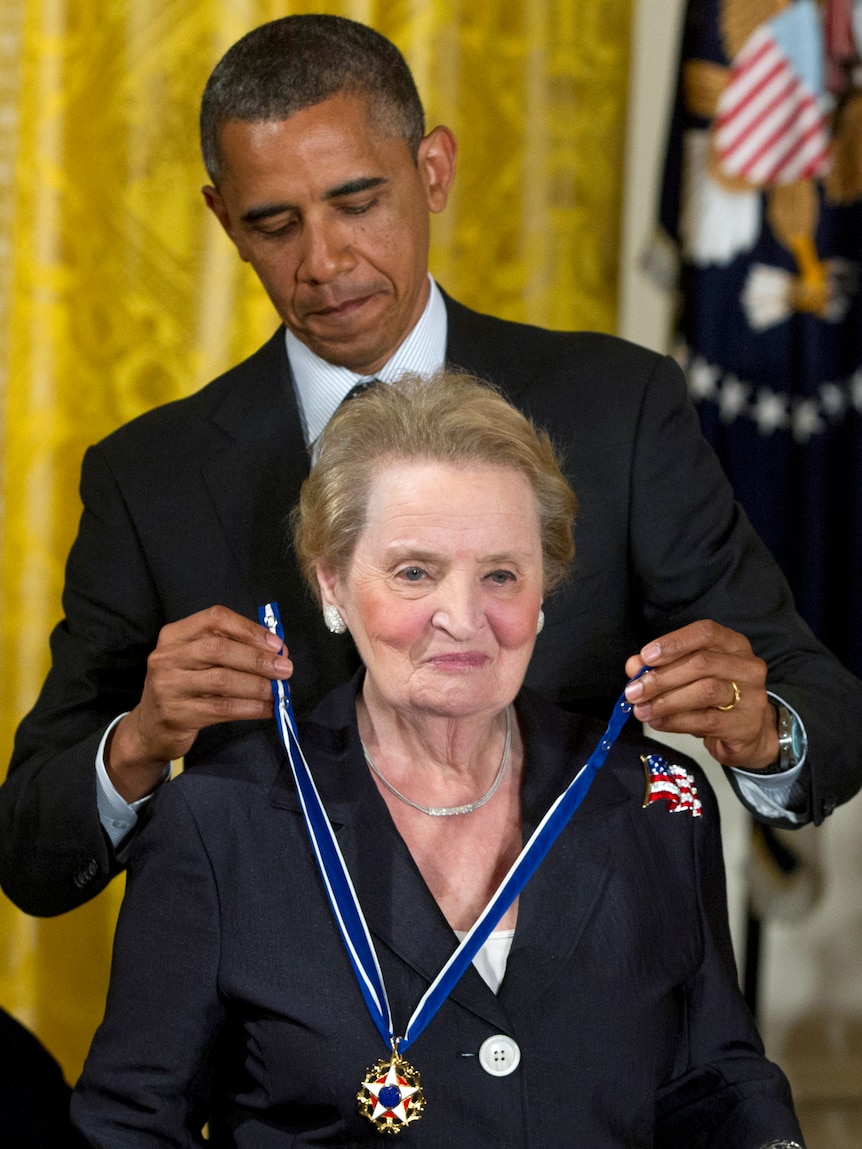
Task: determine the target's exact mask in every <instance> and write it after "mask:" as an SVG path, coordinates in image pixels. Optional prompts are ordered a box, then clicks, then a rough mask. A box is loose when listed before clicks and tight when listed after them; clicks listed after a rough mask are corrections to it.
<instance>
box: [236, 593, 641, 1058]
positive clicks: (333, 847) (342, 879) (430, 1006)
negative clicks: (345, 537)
mask: <svg viewBox="0 0 862 1149" xmlns="http://www.w3.org/2000/svg"><path fill="white" fill-rule="evenodd" d="M258 613H259V616H260V621H261V623H262V624H263V625H264V626H265V627H267V628H268V629H269V630H270V631H272V633H273V634H277V635H278V637H279V638H281V639H282V640H283V639H284V631H283V629H282V625H281V619H280V617H279V613H278V606H277V604H276V603H267V605H266V606H263V607H260V609H259V612H258ZM647 669H648V668H647V667H644V668H643V670H641V671H640V673H641V674H643V673H644V671H645V670H647ZM272 691H273V697H274V699H275V714H276V721H277V723H278V728H279V732H280V734H281V738H282V741H283V742H284V747H285V750H286V751H287V757H288V760H289V762H290V768H291V771H292V773H293V777H294V779H295V782H296V789H297V792H298V793H299V799H300V802H301V804H302V810H303V814H304V815H305V824H306V826H307V828H308V835H309V838H310V839H311V845H312V848H313V850H314V856H315V858H316V859H317V864H318V867H319V869H320V873H321V875H322V877H323V882H324V886H325V887H326V893H327V896H328V898H329V901H330V904H331V906H332V909H333V912H334V913H335V918H336V922H337V924H338V929H339V931H340V933H341V937H342V939H343V941H344V945H345V947H346V948H347V953H348V955H349V957H350V961H351V964H352V965H353V970H354V972H355V974H356V979H357V981H358V982H359V988H360V989H361V991H362V996H363V997H364V998H365V1004H366V1005H367V1006H368V1011H369V1013H370V1014H371V1017H372V1020H373V1021H374V1024H375V1025H376V1027H377V1029H378V1032H379V1033H380V1036H381V1037H382V1038H383V1041H384V1042H385V1043H386V1047H387V1049H393V1048H397V1049H398V1050H399V1052H401V1053H403V1052H404V1051H405V1050H406V1049H407V1047H408V1046H409V1045H410V1044H411V1043H412V1042H414V1041H415V1040H416V1038H417V1037H418V1036H419V1034H420V1033H422V1031H423V1030H424V1029H425V1026H426V1025H428V1023H429V1022H430V1021H431V1019H432V1018H433V1017H434V1015H435V1014H436V1013H437V1011H438V1010H439V1009H440V1007H441V1005H442V1004H443V1002H444V1001H445V1000H446V998H447V997H448V996H449V994H450V993H451V991H452V988H453V986H454V985H455V984H456V983H457V981H458V980H459V979H460V977H461V975H462V974H463V973H464V971H465V970H466V969H467V967H468V966H469V965H470V963H471V962H472V960H473V958H474V957H475V956H476V954H477V953H478V952H479V950H480V949H481V948H482V946H483V945H484V944H485V942H486V941H487V940H488V937H489V936H490V934H491V933H492V931H493V929H494V927H495V926H496V924H497V923H498V922H499V920H500V918H501V917H502V916H503V914H504V913H505V912H506V910H507V909H508V908H509V906H510V905H511V904H512V902H513V901H514V900H515V898H517V896H518V894H520V892H521V890H523V888H524V886H526V884H527V882H528V881H529V880H530V878H531V877H532V876H533V874H534V873H535V872H536V870H537V868H538V867H539V865H540V864H541V862H542V860H543V859H544V857H545V855H546V854H547V853H548V851H549V850H550V848H551V846H552V845H553V844H554V842H555V841H556V840H557V838H558V836H559V835H560V833H561V832H562V830H563V829H564V827H565V826H566V823H567V822H568V821H569V819H570V818H571V816H572V814H574V812H575V810H577V808H578V806H580V804H581V802H582V801H583V800H584V798H585V797H586V794H587V791H588V790H589V788H590V785H591V783H592V781H593V778H594V777H595V775H596V773H597V772H598V770H599V768H600V767H601V766H602V764H603V763H604V761H605V759H606V758H607V756H608V752H609V751H610V749H611V747H612V746H613V744H614V742H615V741H616V739H617V736H618V735H619V733H620V731H621V730H622V728H623V726H624V725H625V723H626V719H627V718H628V716H629V714H630V713H631V709H632V708H631V705H630V704H629V703H628V702H626V699H625V695H621V696H620V698H619V699H618V701H617V703H616V705H615V707H614V711H613V714H612V715H611V719H610V722H609V723H608V727H607V729H606V730H605V733H604V735H603V736H602V738H601V740H600V742H599V744H598V746H597V747H596V748H595V750H594V751H593V753H592V754H591V755H590V757H589V758H588V760H587V762H586V764H585V765H584V766H583V767H582V768H581V769H580V770H579V771H578V773H577V774H576V775H575V777H574V779H573V780H572V782H571V784H570V785H569V786H568V787H567V789H566V790H564V791H563V793H562V794H560V796H559V797H558V798H557V799H556V801H555V802H554V803H553V805H552V806H551V808H550V809H549V810H548V812H547V813H546V814H545V816H544V818H543V819H542V821H541V822H540V823H539V825H538V827H537V828H536V830H535V831H534V832H533V834H532V836H531V837H530V840H529V841H528V842H527V844H526V845H525V846H524V848H523V850H522V851H521V853H520V854H519V855H518V857H517V859H516V860H515V862H514V863H513V864H512V868H511V869H510V870H509V872H508V874H507V875H506V877H505V878H504V879H503V881H502V882H501V883H500V885H499V887H498V888H497V892H496V893H495V894H494V896H493V897H492V898H491V900H490V902H489V903H488V905H487V906H486V907H485V909H484V910H483V911H482V913H481V914H480V916H479V917H478V919H477V920H476V922H475V923H474V925H473V928H472V929H471V930H469V932H468V933H467V934H466V936H465V937H464V938H463V940H462V941H461V943H460V945H459V946H458V947H457V949H456V950H455V951H454V953H453V954H452V956H451V957H450V958H449V960H448V961H447V962H446V964H445V965H444V966H443V968H442V969H441V970H440V972H439V973H438V974H437V976H436V977H435V979H434V981H433V982H432V983H431V985H429V987H428V989H427V990H426V992H425V994H424V996H423V997H422V1000H421V1001H420V1002H419V1004H418V1005H417V1006H416V1009H415V1010H414V1011H413V1015H412V1017H411V1018H410V1020H409V1022H408V1023H407V1027H406V1029H405V1030H404V1035H403V1036H402V1037H400V1038H398V1039H397V1041H396V1035H395V1031H394V1029H393V1028H392V1014H391V1011H390V1008H389V999H388V998H387V995H386V987H385V985H384V984H383V975H382V973H381V971H380V963H379V962H378V960H377V953H376V951H375V949H374V943H373V942H372V940H371V934H370V932H369V930H368V924H367V922H366V921H365V915H364V914H363V912H362V907H361V906H360V904H359V898H358V897H357V895H356V890H355V889H354V886H353V882H352V880H351V877H350V874H349V872H348V870H347V864H346V863H345V861H344V856H343V855H342V853H341V849H340V848H339V845H338V841H337V840H336V837H335V832H334V831H333V829H332V823H331V822H330V821H329V816H328V815H327V813H326V810H325V809H324V807H323V802H322V801H321V799H320V794H319V793H318V790H317V786H316V785H315V783H314V779H313V777H312V775H311V771H310V769H309V767H308V763H307V762H306V760H305V756H304V755H303V753H302V749H301V747H300V745H299V737H298V735H297V729H296V719H295V717H294V713H293V707H292V705H291V701H290V688H289V686H288V684H287V683H286V682H281V681H274V682H273V684H272Z"/></svg>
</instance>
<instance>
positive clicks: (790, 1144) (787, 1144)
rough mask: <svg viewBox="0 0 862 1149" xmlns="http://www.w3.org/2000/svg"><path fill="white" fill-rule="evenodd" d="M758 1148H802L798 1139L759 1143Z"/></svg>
mask: <svg viewBox="0 0 862 1149" xmlns="http://www.w3.org/2000/svg"><path fill="white" fill-rule="evenodd" d="M760 1149H804V1146H803V1145H800V1144H799V1142H798V1141H769V1142H768V1143H767V1144H766V1145H761V1147H760Z"/></svg>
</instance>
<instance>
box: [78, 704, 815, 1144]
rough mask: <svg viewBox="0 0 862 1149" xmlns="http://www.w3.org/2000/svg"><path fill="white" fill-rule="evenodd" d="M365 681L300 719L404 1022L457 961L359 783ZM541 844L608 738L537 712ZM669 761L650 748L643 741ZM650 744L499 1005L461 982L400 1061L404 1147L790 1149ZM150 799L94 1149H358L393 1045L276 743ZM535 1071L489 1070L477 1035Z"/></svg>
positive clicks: (92, 1087)
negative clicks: (418, 1101) (374, 1011)
mask: <svg viewBox="0 0 862 1149" xmlns="http://www.w3.org/2000/svg"><path fill="white" fill-rule="evenodd" d="M355 690H356V683H355V682H354V683H351V684H348V685H347V686H346V687H342V688H340V689H339V690H337V691H336V692H334V693H333V694H332V695H330V696H329V697H328V698H327V699H326V700H325V701H324V702H323V703H322V704H321V705H320V706H319V707H318V709H317V710H316V712H315V714H314V716H313V717H312V720H310V721H309V722H307V723H304V724H303V725H302V730H301V737H302V741H303V744H304V747H305V752H306V756H307V757H308V760H309V762H310V765H311V767H312V771H313V773H314V777H315V779H316V781H317V784H318V787H319V789H320V791H321V795H322V797H323V800H324V803H325V805H326V807H327V809H328V811H329V814H330V816H331V819H332V821H333V823H334V826H335V828H336V832H337V834H338V840H339V843H340V845H341V849H342V851H343V853H344V856H345V859H346V861H347V865H348V867H349V869H350V872H351V874H352V876H353V879H354V882H355V885H356V889H357V892H358V895H359V898H360V900H361V902H362V905H363V907H364V910H365V913H366V916H367V920H368V924H369V927H370V930H371V933H372V936H373V939H374V943H375V946H376V948H377V952H378V955H379V958H380V964H381V967H382V970H383V975H384V978H385V981H386V984H387V987H388V991H389V996H390V1002H391V1007H392V1013H393V1018H394V1021H395V1025H396V1027H403V1026H404V1024H405V1022H406V1020H407V1018H408V1016H409V1014H410V1012H411V1011H412V1009H413V1008H414V1007H415V1005H416V1003H417V1002H418V1000H419V998H420V997H421V995H422V993H423V992H424V990H425V989H426V988H427V985H428V982H429V981H430V979H432V978H433V976H434V975H435V974H436V973H437V971H438V969H439V968H440V966H441V965H442V964H443V963H444V962H445V960H446V958H447V957H448V955H449V954H450V952H451V951H452V949H453V948H454V945H455V939H454V936H453V933H452V931H451V929H449V927H448V925H447V923H446V921H445V920H444V918H443V916H442V914H441V913H440V911H439V909H438V907H437V905H436V903H435V902H434V900H433V898H432V897H431V894H430V892H429V891H428V889H427V887H426V886H425V884H424V882H423V880H422V878H421V877H420V875H419V873H418V871H417V869H416V867H415V865H414V864H413V861H412V859H411V856H410V854H409V853H408V851H407V849H406V847H405V845H404V843H403V841H402V840H401V838H400V836H399V835H398V833H397V831H396V829H395V827H394V824H393V823H392V820H391V818H390V816H389V814H388V811H387V809H386V806H385V804H384V803H383V801H382V800H381V798H380V796H379V794H378V792H377V789H376V786H375V784H374V782H373V780H372V778H371V776H370V774H369V773H368V770H367V768H366V767H365V765H364V762H363V757H362V750H361V746H360V744H359V739H358V732H357V728H356V721H355V703H354V698H355ZM517 709H518V718H519V722H520V724H521V728H522V731H523V734H524V739H525V746H526V764H525V770H524V784H523V811H524V833H525V835H527V834H528V833H529V832H530V831H531V830H532V829H533V828H534V827H535V825H536V823H537V821H538V820H539V819H540V818H541V816H542V815H543V814H544V812H545V810H546V809H547V807H548V806H549V805H550V803H551V802H552V800H553V799H554V798H555V797H556V796H557V794H558V793H559V792H560V791H561V790H562V789H563V788H564V786H565V785H566V784H567V783H568V781H569V780H570V778H571V776H572V775H573V774H574V773H575V772H576V771H577V769H578V768H579V767H580V766H581V765H582V764H583V763H584V761H585V760H586V758H587V756H588V755H589V753H590V751H591V750H592V749H593V747H594V745H595V743H596V741H597V739H598V737H599V736H600V734H601V730H602V727H601V725H598V724H594V723H593V722H592V721H588V720H584V719H581V718H578V717H575V716H572V715H570V714H567V713H564V712H562V711H559V710H557V709H556V708H555V707H553V706H551V705H550V704H548V703H547V702H545V701H544V700H543V699H540V698H539V697H538V696H536V695H533V694H532V693H531V692H529V691H526V690H525V691H524V692H522V695H521V696H520V697H519V699H518V702H517ZM652 747H653V748H655V744H652ZM645 749H646V744H645V742H644V740H642V739H640V738H632V739H631V740H629V741H621V742H619V743H618V744H617V746H616V747H615V748H614V750H613V751H612V752H611V754H610V756H609V758H608V760H607V762H606V764H605V765H604V766H603V767H602V769H601V770H600V772H599V774H598V776H597V778H596V780H595V781H594V783H593V785H592V788H591V790H590V791H589V793H588V796H587V798H586V800H585V801H584V803H583V805H582V806H581V807H580V809H579V810H578V811H577V812H576V813H575V815H574V817H573V819H572V820H571V822H570V824H569V826H568V827H567V828H566V829H565V831H564V832H563V834H562V836H561V837H560V839H559V840H558V841H557V842H556V844H555V845H554V846H553V847H552V849H551V852H550V853H549V855H548V857H547V858H546V859H545V861H544V863H543V864H542V866H541V867H540V869H539V870H538V872H537V873H536V874H535V875H534V877H533V878H532V880H531V882H530V883H529V885H528V886H527V887H526V889H525V891H524V892H523V894H522V895H521V900H520V903H519V914H518V924H517V929H516V932H515V938H514V943H513V946H512V951H511V955H510V957H509V963H508V968H507V971H506V975H505V978H504V980H503V983H502V986H501V989H500V992H499V994H498V995H497V996H495V995H494V994H493V993H492V992H491V990H490V989H489V988H488V987H487V986H486V985H485V983H484V982H483V981H482V980H481V978H480V977H479V975H478V974H477V973H476V972H475V970H474V969H473V968H472V967H471V968H469V969H468V970H467V972H466V974H465V975H464V977H463V979H462V981H461V982H460V983H459V984H458V985H457V986H456V987H455V989H454V990H453V992H452V995H451V998H450V999H449V1000H448V1001H446V1002H445V1003H444V1005H443V1007H442V1009H441V1011H440V1013H439V1014H438V1015H437V1016H436V1018H435V1019H434V1020H433V1021H432V1022H431V1023H430V1025H429V1026H428V1028H427V1029H426V1030H425V1031H424V1032H423V1033H422V1034H421V1036H420V1037H419V1038H418V1039H417V1040H416V1042H415V1043H414V1044H413V1045H412V1046H411V1047H410V1049H409V1050H408V1059H409V1060H410V1061H411V1062H412V1063H413V1064H414V1065H415V1067H416V1068H417V1069H418V1070H419V1072H420V1073H421V1076H422V1086H423V1089H424V1092H425V1095H426V1098H427V1109H426V1112H425V1114H424V1115H423V1117H422V1119H421V1120H420V1121H419V1122H417V1123H415V1124H412V1125H411V1126H410V1127H409V1128H408V1129H407V1130H406V1131H404V1132H403V1133H402V1134H401V1135H400V1140H399V1144H401V1143H403V1144H404V1145H405V1146H406V1147H408V1149H409V1147H410V1146H413V1147H414V1149H430V1147H434V1149H453V1147H458V1149H462V1147H463V1149H468V1147H469V1149H478V1147H480V1146H494V1147H495V1149H611V1147H614V1149H641V1147H642V1149H646V1147H647V1146H666V1147H671V1146H674V1147H685V1149H699V1147H703V1149H705V1147H706V1146H709V1147H710V1149H722V1147H726V1149H758V1147H759V1146H761V1145H763V1144H764V1143H766V1142H768V1141H770V1140H772V1139H773V1138H777V1137H788V1138H796V1139H800V1140H801V1138H800V1134H799V1129H798V1126H797V1124H796V1120H795V1118H794V1116H793V1112H792V1107H791V1102H790V1098H789V1092H788V1089H787V1085H786V1082H785V1080H784V1078H783V1076H782V1075H781V1073H780V1071H779V1070H778V1069H777V1068H776V1067H775V1066H774V1065H772V1064H771V1063H770V1062H768V1061H767V1060H766V1059H765V1058H764V1056H763V1054H762V1049H761V1045H760V1041H759V1038H758V1036H757V1033H756V1031H755V1028H754V1025H753V1023H752V1021H751V1018H750V1016H749V1014H748V1012H747V1010H746V1008H745V1005H744V1003H743V1001H742V999H741V997H740V994H739V991H738V989H737V985H736V973H735V969H734V964H733V958H732V954H731V947H730V940H729V936H728V927H727V912H726V904H725V890H724V878H723V871H722V862H721V848H720V841H719V827H718V815H717V811H716V805H715V800H714V796H713V794H712V793H711V791H710V789H709V786H708V784H707V782H706V780H705V779H704V778H703V776H702V775H700V774H698V773H697V768H696V767H695V766H694V765H693V764H692V763H690V762H688V761H686V762H685V763H684V764H685V765H686V766H687V767H688V768H689V769H690V770H692V771H693V772H695V773H696V774H697V782H698V786H699V789H700V795H701V799H702V801H703V807H704V814H703V817H700V818H695V817H692V816H691V815H690V814H687V813H680V812H675V813H672V812H670V811H669V810H668V808H667V806H666V804H665V803H663V802H658V803H654V804H651V805H650V806H648V807H646V808H643V806H642V801H643V793H644V773H643V768H642V764H641V761H640V754H642V753H644V752H645ZM233 752H234V759H233V761H230V760H228V759H227V758H225V759H224V760H223V761H222V762H221V763H220V764H219V765H217V766H214V767H208V766H207V765H205V764H202V765H200V766H199V767H198V768H197V769H196V770H194V771H191V772H187V773H186V774H185V775H183V776H182V777H180V778H179V779H178V780H177V781H175V782H171V783H169V784H168V785H167V786H166V787H165V788H164V790H163V792H162V793H160V794H159V796H158V799H157V802H156V809H155V811H154V813H153V816H152V818H151V819H150V821H149V824H148V825H147V826H146V827H145V828H144V830H143V832H142V833H141V834H140V835H139V838H138V840H137V843H136V846H135V849H134V851H133V856H132V859H131V862H130V866H129V875H128V889H127V894H126V900H125V903H124V906H123V909H122V913H121V916H120V921H119V925H118V930H117V938H116V951H115V964H114V970H113V973H112V980H111V988H110V993H109V998H108V1006H107V1013H106V1017H105V1021H104V1022H103V1024H102V1026H101V1028H100V1029H99V1031H98V1033H97V1035H96V1038H95V1041H94V1043H93V1047H92V1050H91V1052H90V1056H89V1058H88V1060H87V1064H86V1067H85V1070H84V1073H83V1077H82V1079H81V1082H80V1083H79V1086H78V1090H77V1093H76V1096H75V1099H74V1101H73V1109H72V1112H73V1117H74V1119H75V1121H76V1122H77V1123H78V1124H79V1125H80V1128H81V1129H82V1130H83V1131H84V1133H85V1134H86V1135H87V1136H88V1137H89V1139H90V1142H91V1144H92V1145H93V1146H96V1147H98V1149H126V1147H128V1149H146V1147H147V1146H156V1145H159V1146H163V1145H183V1146H190V1145H196V1144H203V1143H202V1142H201V1141H200V1140H199V1137H197V1136H196V1135H195V1133H194V1132H193V1129H195V1128H197V1127H199V1124H200V1121H201V1120H202V1118H203V1117H204V1116H205V1115H207V1114H211V1126H212V1134H213V1141H212V1142H210V1143H211V1144H215V1145H220V1146H236V1147H237V1149H269V1147H273V1149H275V1147H276V1146H278V1147H279V1149H286V1146H292V1145H295V1146H351V1147H359V1146H368V1147H372V1146H374V1147H378V1149H379V1146H380V1145H381V1144H382V1141H381V1134H380V1133H378V1132H377V1131H376V1130H375V1129H374V1128H372V1126H371V1125H370V1124H369V1123H368V1122H367V1121H366V1120H365V1119H364V1118H362V1117H360V1116H359V1115H358V1114H357V1111H356V1100H355V1095H356V1092H357V1090H358V1088H359V1086H360V1083H361V1081H362V1080H363V1077H364V1076H365V1074H366V1071H367V1069H368V1068H369V1066H371V1065H372V1064H373V1063H374V1062H375V1061H377V1059H378V1058H379V1057H381V1056H382V1055H384V1053H385V1052H386V1050H385V1047H384V1046H383V1043H382V1041H381V1039H380V1036H379V1035H378V1033H377V1031H376V1029H375V1027H374V1025H373V1023H372V1021H371V1019H370V1017H369V1015H368V1013H367V1011H366V1007H365V1004H364V1002H363V999H362V997H361V995H360V991H359V989H358V987H357V985H356V982H355V979H354V975H353V972H352V970H351V967H350V964H349V961H348V958H347V956H346V954H345V952H344V950H343V948H342V944H341V941H340V938H339V937H338V935H337V932H336V927H335V924H334V921H333V915H332V912H331V910H330V908H329V905H328V903H327V901H326V897H325V894H324V891H323V885H322V881H321V878H320V876H319V874H318V872H317V870H316V865H315V862H314V860H313V857H312V855H311V852H310V848H309V845H308V840H307V836H306V830H305V827H304V823H303V820H302V816H301V813H300V809H299V804H298V800H297V796H296V793H295V790H294V786H293V781H292V778H291V775H290V772H289V767H288V766H287V765H286V763H285V760H284V755H283V752H282V751H281V749H280V746H279V745H278V743H277V738H276V737H275V735H274V734H273V736H272V737H269V736H268V735H267V734H264V733H263V732H261V731H253V732H249V733H248V735H247V737H246V738H245V739H244V740H242V741H238V742H236V743H235V744H234V747H233ZM494 1034H506V1035H508V1036H509V1037H511V1038H513V1039H514V1040H515V1041H517V1043H518V1045H519V1046H520V1049H521V1052H522V1060H521V1063H520V1066H519V1067H518V1068H517V1069H516V1070H515V1071H514V1072H513V1073H512V1074H511V1075H510V1076H508V1077H499V1078H495V1077H491V1076H489V1075H488V1074H487V1073H486V1072H485V1071H484V1070H483V1069H482V1067H481V1065H480V1063H479V1059H478V1056H477V1055H478V1052H479V1048H480V1046H481V1045H482V1042H483V1041H485V1040H486V1038H488V1037H490V1036H492V1035H494Z"/></svg>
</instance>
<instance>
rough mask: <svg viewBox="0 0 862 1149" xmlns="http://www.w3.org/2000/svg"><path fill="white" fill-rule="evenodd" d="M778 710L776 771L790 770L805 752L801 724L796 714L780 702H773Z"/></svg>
mask: <svg viewBox="0 0 862 1149" xmlns="http://www.w3.org/2000/svg"><path fill="white" fill-rule="evenodd" d="M775 709H776V710H777V711H778V767H777V770H776V773H779V772H783V771H784V770H792V769H793V767H794V766H796V765H797V764H798V763H799V762H800V760H801V759H802V755H803V754H804V753H805V744H804V735H803V733H802V724H801V723H800V722H799V721H798V719H797V717H796V715H795V714H794V713H793V711H792V710H790V709H789V708H788V707H787V706H784V705H783V703H781V702H776V703H775Z"/></svg>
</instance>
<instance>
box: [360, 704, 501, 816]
mask: <svg viewBox="0 0 862 1149" xmlns="http://www.w3.org/2000/svg"><path fill="white" fill-rule="evenodd" d="M511 710H512V708H511V707H510V706H507V707H506V741H505V743H504V744H503V757H502V758H501V759H500V769H499V770H498V771H497V777H496V778H495V779H494V781H493V782H492V783H491V788H490V789H489V790H486V791H485V793H484V794H483V795H482V797H481V798H477V799H476V801H475V802H468V803H467V804H466V805H464V806H420V805H419V803H418V802H414V801H413V799H412V798H408V797H406V796H405V795H404V794H402V793H401V791H400V790H396V789H395V787H394V786H393V785H392V783H391V782H388V781H387V780H386V779H385V778H384V777H383V775H382V774H381V773H380V771H379V770H378V769H377V767H376V766H375V764H374V759H373V758H372V757H371V755H370V754H369V753H368V747H367V746H366V745H365V743H364V742H363V743H362V752H363V754H364V755H365V761H366V762H367V763H368V765H369V767H370V768H371V772H372V773H373V774H374V775H375V776H376V777H377V778H379V779H380V781H381V782H382V783H383V785H384V786H385V787H386V789H387V790H388V791H389V793H390V794H394V795H395V797H396V798H398V799H400V800H401V801H402V802H404V803H406V804H407V805H408V806H412V807H413V809H414V810H419V811H420V813H422V814H430V816H431V817H432V818H451V817H452V816H453V815H454V814H472V813H473V811H474V810H478V809H479V807H480V806H484V805H485V803H486V802H488V801H490V799H491V798H493V797H494V795H495V794H496V793H497V787H498V786H499V785H500V783H501V782H502V781H503V775H504V774H505V773H506V767H507V766H508V765H509V750H510V749H511V746H512V713H511Z"/></svg>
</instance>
